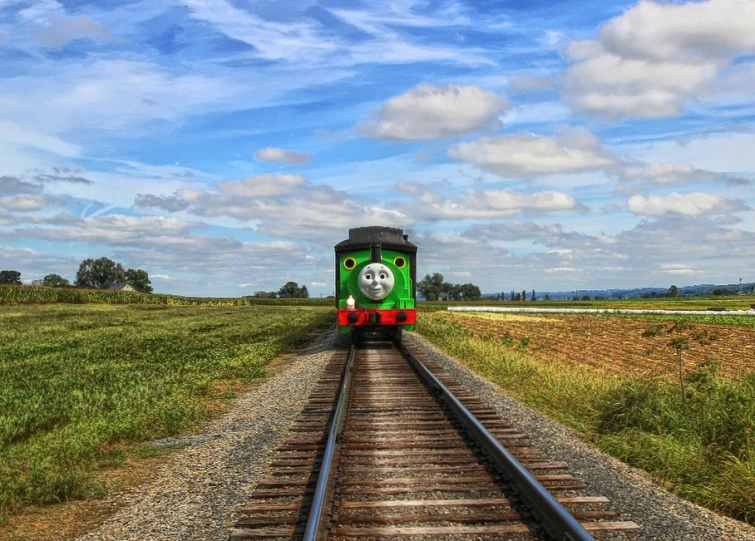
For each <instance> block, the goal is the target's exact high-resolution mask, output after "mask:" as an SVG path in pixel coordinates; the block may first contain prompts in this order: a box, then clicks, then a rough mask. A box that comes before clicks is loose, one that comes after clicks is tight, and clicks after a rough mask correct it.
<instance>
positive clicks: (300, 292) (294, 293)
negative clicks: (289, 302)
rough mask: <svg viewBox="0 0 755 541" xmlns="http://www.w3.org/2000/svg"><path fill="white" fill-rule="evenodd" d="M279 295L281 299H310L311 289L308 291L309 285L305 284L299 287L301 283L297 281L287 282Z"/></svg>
mask: <svg viewBox="0 0 755 541" xmlns="http://www.w3.org/2000/svg"><path fill="white" fill-rule="evenodd" d="M278 296H279V297H280V298H281V299H291V298H294V299H308V298H309V291H307V286H305V285H302V286H301V287H299V284H297V283H296V282H286V284H285V285H284V286H283V287H281V288H280V291H278Z"/></svg>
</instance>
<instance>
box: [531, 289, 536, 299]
mask: <svg viewBox="0 0 755 541" xmlns="http://www.w3.org/2000/svg"><path fill="white" fill-rule="evenodd" d="M530 300H532V301H534V300H535V290H534V289H533V290H532V298H531V299H530Z"/></svg>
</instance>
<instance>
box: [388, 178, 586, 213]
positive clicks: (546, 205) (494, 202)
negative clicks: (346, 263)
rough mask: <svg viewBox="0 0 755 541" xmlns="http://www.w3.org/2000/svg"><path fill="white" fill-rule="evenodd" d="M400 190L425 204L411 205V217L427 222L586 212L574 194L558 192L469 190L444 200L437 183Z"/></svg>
mask: <svg viewBox="0 0 755 541" xmlns="http://www.w3.org/2000/svg"><path fill="white" fill-rule="evenodd" d="M397 187H398V189H399V190H401V191H403V192H404V193H407V194H409V195H410V196H412V197H413V198H414V199H415V200H416V201H417V202H419V203H421V206H420V207H419V208H418V207H417V205H415V204H411V205H408V206H407V214H409V213H410V212H414V213H415V214H416V215H418V216H422V217H423V218H424V219H427V220H440V219H444V220H457V219H466V218H504V217H508V216H516V215H521V214H540V213H546V212H556V211H565V210H585V207H584V206H583V205H581V204H580V203H579V201H577V200H576V199H575V198H574V197H572V196H571V195H568V194H565V193H563V192H556V191H543V192H536V193H532V194H524V193H519V192H515V191H512V190H495V189H490V190H469V191H466V192H464V193H461V194H459V195H456V196H452V197H442V196H441V195H440V194H438V193H437V192H436V191H435V190H434V189H437V187H438V185H437V184H430V185H422V184H419V183H416V182H400V183H398V186H397ZM410 209H413V210H410Z"/></svg>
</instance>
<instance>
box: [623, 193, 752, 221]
mask: <svg viewBox="0 0 755 541" xmlns="http://www.w3.org/2000/svg"><path fill="white" fill-rule="evenodd" d="M627 208H629V210H631V211H632V212H634V213H636V214H643V215H646V216H664V215H667V214H682V215H685V216H700V215H703V214H729V213H732V212H740V211H743V210H749V209H750V207H748V206H747V205H745V204H744V203H742V202H741V201H738V200H735V199H726V198H724V197H721V196H718V195H711V194H706V193H699V192H697V193H692V194H689V195H682V194H679V193H677V192H673V193H671V194H669V195H668V196H666V197H663V196H659V195H651V196H648V197H643V196H641V195H635V196H633V197H631V198H630V199H629V201H628V202H627Z"/></svg>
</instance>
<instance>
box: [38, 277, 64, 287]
mask: <svg viewBox="0 0 755 541" xmlns="http://www.w3.org/2000/svg"><path fill="white" fill-rule="evenodd" d="M35 282H36V280H35ZM41 285H43V286H45V287H71V283H70V282H69V281H68V280H66V279H65V278H63V277H62V276H61V275H59V274H48V275H47V276H45V277H44V278H42V284H41Z"/></svg>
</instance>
